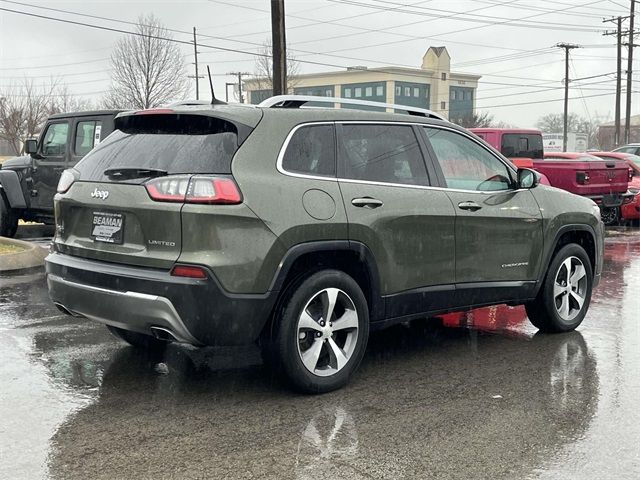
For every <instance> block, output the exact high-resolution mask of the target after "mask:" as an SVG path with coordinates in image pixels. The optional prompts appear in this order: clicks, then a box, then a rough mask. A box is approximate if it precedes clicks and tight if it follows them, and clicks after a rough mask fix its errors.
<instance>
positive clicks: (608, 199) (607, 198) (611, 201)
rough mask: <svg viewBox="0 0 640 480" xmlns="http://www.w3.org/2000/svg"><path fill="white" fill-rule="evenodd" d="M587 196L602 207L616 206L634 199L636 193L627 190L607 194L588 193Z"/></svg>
mask: <svg viewBox="0 0 640 480" xmlns="http://www.w3.org/2000/svg"><path fill="white" fill-rule="evenodd" d="M586 197H587V198H590V199H591V200H593V201H594V202H596V203H597V204H598V206H600V207H604V208H615V207H619V206H621V205H622V204H625V203H629V202H631V201H633V197H634V195H633V193H631V192H627V193H612V194H607V195H586Z"/></svg>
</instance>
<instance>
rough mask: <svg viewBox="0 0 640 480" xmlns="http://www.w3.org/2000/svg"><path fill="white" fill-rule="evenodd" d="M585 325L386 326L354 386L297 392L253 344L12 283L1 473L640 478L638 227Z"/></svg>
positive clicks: (3, 291)
mask: <svg viewBox="0 0 640 480" xmlns="http://www.w3.org/2000/svg"><path fill="white" fill-rule="evenodd" d="M605 268H606V272H605V275H604V278H603V281H602V283H601V286H600V287H599V288H598V290H597V291H596V295H595V297H594V300H593V303H592V307H591V310H590V312H589V315H588V316H587V319H586V320H585V322H584V323H583V325H582V326H581V327H580V328H579V330H578V331H576V332H572V333H569V334H564V335H541V334H537V333H536V330H535V329H534V328H533V327H532V326H531V325H530V324H529V323H528V321H527V319H526V314H525V313H524V309H523V308H522V307H507V306H499V307H490V308H483V309H478V310H474V311H472V312H468V313H465V314H451V315H446V316H444V317H442V318H440V319H432V320H429V321H423V322H413V323H412V324H409V325H400V326H397V327H395V328H392V329H390V330H387V331H383V332H379V333H376V334H374V335H373V336H372V338H371V340H370V344H369V347H368V350H367V356H366V357H365V360H364V362H363V364H362V366H361V369H360V371H359V372H358V374H357V376H356V377H355V378H354V380H353V381H352V383H351V384H350V385H349V386H348V387H347V388H345V389H343V390H340V391H337V392H333V393H330V394H327V395H322V396H302V395H297V394H295V393H292V392H290V391H289V390H287V389H286V388H285V387H283V386H282V385H281V384H280V383H279V382H278V380H277V378H275V376H274V375H273V374H272V373H271V372H270V371H269V370H267V369H266V368H264V367H263V366H262V362H261V360H260V355H259V352H258V351H257V349H255V348H253V347H245V348H227V349H223V348H221V349H212V348H207V349H195V348H186V347H182V346H174V345H172V346H170V347H169V348H168V349H167V351H166V352H165V354H164V355H163V356H161V357H153V356H149V355H145V354H140V353H137V352H135V351H134V350H133V349H131V348H129V347H126V346H125V345H124V344H122V343H119V342H118V341H116V340H115V339H113V338H111V337H110V336H109V334H108V333H107V331H106V329H104V328H103V327H101V326H100V325H97V324H94V323H91V322H87V321H83V320H78V319H74V318H71V317H66V316H62V315H60V314H59V313H58V311H57V310H56V309H55V308H54V307H53V306H52V305H51V304H50V303H49V301H48V298H47V295H46V288H45V283H44V277H43V275H42V274H41V273H36V274H33V275H29V276H21V277H5V278H0V343H1V348H2V352H3V354H4V359H3V360H4V361H3V364H2V367H1V368H0V382H2V392H1V393H0V396H1V397H0V413H1V414H0V418H2V423H1V424H0V478H41V477H47V476H49V477H53V478H65V479H66V478H82V479H86V478H105V479H113V478H125V477H126V478H131V477H136V478H290V479H312V478H313V479H317V478H330V479H337V478H348V479H358V478H438V479H447V478H456V479H457V478H459V479H470V478H474V479H477V478H492V479H498V478H501V479H518V478H532V479H533V478H540V479H576V478H580V479H587V478H590V479H603V478H616V479H618V478H629V479H631V478H634V479H635V478H638V477H639V476H640V446H639V445H640V442H639V441H640V417H639V414H638V409H637V405H638V403H639V402H640V378H639V376H638V373H637V372H638V367H639V366H640V327H639V326H638V325H639V324H638V321H639V319H638V312H640V308H639V307H640V297H639V296H638V293H637V292H638V289H639V288H640V234H635V233H625V232H619V233H618V234H617V235H615V236H613V237H612V238H610V239H609V240H608V242H607V258H606V267H605Z"/></svg>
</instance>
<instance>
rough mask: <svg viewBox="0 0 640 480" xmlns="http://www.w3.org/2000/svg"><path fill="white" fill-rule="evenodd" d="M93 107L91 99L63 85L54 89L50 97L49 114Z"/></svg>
mask: <svg viewBox="0 0 640 480" xmlns="http://www.w3.org/2000/svg"><path fill="white" fill-rule="evenodd" d="M93 108H95V106H94V103H93V102H92V101H91V100H90V99H88V98H84V97H80V96H78V95H75V94H74V93H72V92H71V91H70V90H69V87H67V86H66V85H62V86H60V87H56V88H55V89H54V92H53V95H52V96H51V99H50V105H49V114H50V115H53V114H54V113H65V112H83V111H87V110H92V109H93Z"/></svg>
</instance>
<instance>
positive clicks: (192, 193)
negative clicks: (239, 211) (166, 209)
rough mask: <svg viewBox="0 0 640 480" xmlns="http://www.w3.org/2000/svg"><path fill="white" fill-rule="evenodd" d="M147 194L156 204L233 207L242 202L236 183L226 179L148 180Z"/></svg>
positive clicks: (184, 178)
mask: <svg viewBox="0 0 640 480" xmlns="http://www.w3.org/2000/svg"><path fill="white" fill-rule="evenodd" d="M145 188H146V189H147V193H148V194H149V196H150V197H151V199H152V200H155V201H157V202H185V203H204V204H210V205H235V204H238V203H241V202H242V196H241V195H240V190H239V189H238V186H237V185H236V182H234V181H233V179H231V178H227V177H214V176H209V175H194V176H191V177H188V176H183V175H173V176H169V177H160V178H154V179H153V180H149V181H148V182H147V183H146V184H145Z"/></svg>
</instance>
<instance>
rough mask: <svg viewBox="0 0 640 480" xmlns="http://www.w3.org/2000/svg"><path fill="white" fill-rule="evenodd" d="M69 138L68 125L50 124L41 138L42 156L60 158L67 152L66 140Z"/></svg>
mask: <svg viewBox="0 0 640 480" xmlns="http://www.w3.org/2000/svg"><path fill="white" fill-rule="evenodd" d="M68 138H69V124H68V123H66V122H65V123H52V124H50V125H49V127H47V131H46V132H45V134H44V136H43V137H42V154H43V155H45V156H51V157H60V156H62V155H64V154H65V152H66V151H67V139H68Z"/></svg>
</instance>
